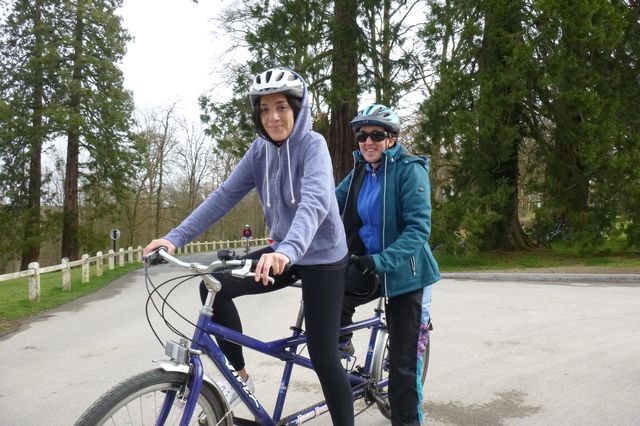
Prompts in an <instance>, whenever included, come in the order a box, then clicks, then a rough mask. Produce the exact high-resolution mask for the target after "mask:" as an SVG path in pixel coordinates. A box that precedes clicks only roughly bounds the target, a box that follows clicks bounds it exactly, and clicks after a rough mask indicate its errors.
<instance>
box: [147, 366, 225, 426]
mask: <svg viewBox="0 0 640 426" xmlns="http://www.w3.org/2000/svg"><path fill="white" fill-rule="evenodd" d="M153 362H155V363H156V364H158V365H160V368H162V369H163V370H164V371H168V372H178V373H184V374H189V366H188V365H186V364H180V363H178V362H176V361H173V360H171V359H159V360H154V361H153ZM202 379H203V381H205V382H207V384H208V385H209V386H210V387H211V388H212V389H213V391H214V392H215V393H217V394H218V396H219V399H220V401H222V402H223V404H224V412H225V413H228V414H227V416H228V419H227V420H228V421H229V422H231V421H232V417H231V414H230V413H231V407H229V402H228V401H227V398H225V397H224V394H223V393H222V391H221V390H220V388H219V387H218V384H217V383H216V382H214V381H213V380H212V379H211V377H209V376H207V375H206V374H205V375H204V377H203V378H202Z"/></svg>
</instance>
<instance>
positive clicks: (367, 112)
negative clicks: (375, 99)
mask: <svg viewBox="0 0 640 426" xmlns="http://www.w3.org/2000/svg"><path fill="white" fill-rule="evenodd" d="M349 124H350V125H351V128H352V129H353V130H354V131H356V132H357V131H358V130H359V129H360V128H361V127H362V126H366V125H376V126H382V127H384V128H385V129H387V131H388V132H391V133H393V134H394V135H398V134H399V133H400V117H399V116H398V114H397V113H396V112H395V111H394V110H392V109H391V108H389V107H387V106H384V105H382V104H370V105H367V106H365V107H364V108H362V109H361V110H360V111H358V115H356V117H355V118H354V119H353V120H351V121H350V122H349Z"/></svg>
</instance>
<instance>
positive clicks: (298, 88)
mask: <svg viewBox="0 0 640 426" xmlns="http://www.w3.org/2000/svg"><path fill="white" fill-rule="evenodd" d="M273 93H283V94H285V95H291V96H293V97H295V98H298V99H302V96H303V95H304V82H303V81H302V78H300V76H299V75H298V74H296V73H294V72H293V71H291V70H290V69H287V68H271V69H268V70H266V71H264V72H262V73H260V74H258V75H256V76H255V78H254V79H253V83H251V87H249V100H250V101H251V106H255V103H256V102H257V100H258V99H260V96H262V95H271V94H273Z"/></svg>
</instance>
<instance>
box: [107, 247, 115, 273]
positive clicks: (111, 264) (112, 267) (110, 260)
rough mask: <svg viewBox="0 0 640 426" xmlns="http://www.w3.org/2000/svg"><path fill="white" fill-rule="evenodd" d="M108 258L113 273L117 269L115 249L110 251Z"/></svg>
mask: <svg viewBox="0 0 640 426" xmlns="http://www.w3.org/2000/svg"><path fill="white" fill-rule="evenodd" d="M108 256H109V270H110V271H113V270H114V269H115V267H116V260H115V259H116V255H115V253H114V252H113V249H109V254H108Z"/></svg>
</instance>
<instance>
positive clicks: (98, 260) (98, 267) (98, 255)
mask: <svg viewBox="0 0 640 426" xmlns="http://www.w3.org/2000/svg"><path fill="white" fill-rule="evenodd" d="M102 262H103V259H102V252H101V251H99V252H98V253H96V277H101V276H102Z"/></svg>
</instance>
